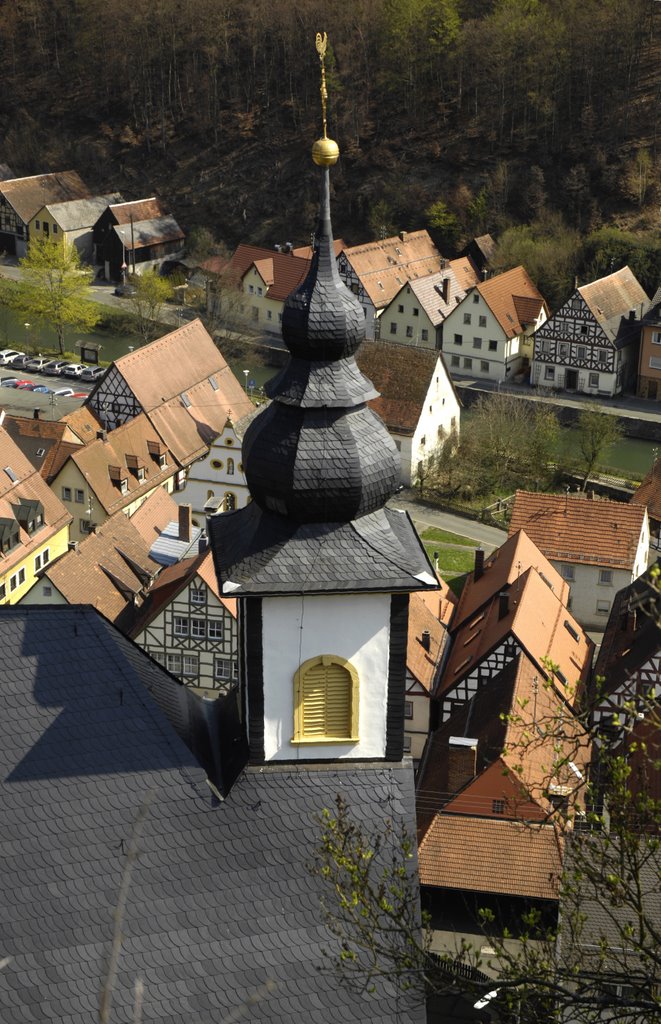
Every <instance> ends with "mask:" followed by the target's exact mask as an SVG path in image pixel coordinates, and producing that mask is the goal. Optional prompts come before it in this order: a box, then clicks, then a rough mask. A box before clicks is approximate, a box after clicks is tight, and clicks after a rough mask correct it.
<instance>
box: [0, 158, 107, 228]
mask: <svg viewBox="0 0 661 1024" xmlns="http://www.w3.org/2000/svg"><path fill="white" fill-rule="evenodd" d="M0 192H2V194H3V195H4V196H5V198H6V199H7V200H8V201H9V202H10V203H11V205H12V206H13V208H14V209H15V210H16V213H17V214H18V215H19V217H20V218H21V220H22V221H23V222H24V223H25V224H27V223H28V222H29V221H31V220H32V218H33V217H34V215H35V213H38V212H39V210H41V208H42V207H43V206H45V205H46V204H47V203H63V202H66V201H68V200H71V199H85V198H87V196H89V194H90V192H89V189H88V187H87V185H86V184H85V182H84V181H83V180H82V178H81V177H80V176H79V175H78V174H77V173H76V171H57V172H55V173H54V174H33V175H32V176H31V177H29V178H12V179H9V180H8V181H2V182H0Z"/></svg>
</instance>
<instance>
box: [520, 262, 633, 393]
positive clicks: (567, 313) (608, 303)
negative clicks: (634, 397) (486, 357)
mask: <svg viewBox="0 0 661 1024" xmlns="http://www.w3.org/2000/svg"><path fill="white" fill-rule="evenodd" d="M649 304H650V302H649V299H648V297H647V295H646V293H645V291H644V290H643V288H642V287H641V286H640V284H639V283H638V281H637V280H636V278H635V277H634V275H633V274H632V272H631V270H630V269H629V267H623V268H622V269H621V270H618V271H616V272H615V273H614V274H609V275H608V276H607V277H601V278H599V280H598V281H592V282H591V283H590V284H586V285H582V287H580V288H576V290H575V291H574V293H573V295H572V296H571V298H569V299H568V300H567V302H565V304H564V305H563V306H561V307H560V309H559V310H558V312H557V313H555V314H554V315H553V316H552V317H551V318H550V319H549V320H547V321H546V323H544V324H542V325H541V326H540V327H539V328H538V329H537V330H536V331H535V336H534V352H533V361H532V370H531V377H530V380H531V383H532V384H535V385H538V386H539V387H547V388H555V389H560V390H565V391H581V392H585V393H586V394H589V395H608V396H612V395H619V394H621V393H622V390H623V389H628V388H632V387H634V386H635V380H636V370H637V365H638V343H639V338H640V320H641V317H642V316H643V315H644V314H645V312H646V311H647V308H648V306H649Z"/></svg>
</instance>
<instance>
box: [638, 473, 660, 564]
mask: <svg viewBox="0 0 661 1024" xmlns="http://www.w3.org/2000/svg"><path fill="white" fill-rule="evenodd" d="M631 503H632V505H642V506H644V508H646V509H647V515H648V516H649V522H650V546H651V547H653V548H655V549H656V550H658V549H659V548H661V458H659V459H655V460H654V463H653V465H652V468H651V469H650V471H649V473H648V474H647V476H645V477H644V479H643V480H642V481H641V482H640V484H639V485H638V487H637V488H636V490H635V491H634V493H633V494H632V495H631Z"/></svg>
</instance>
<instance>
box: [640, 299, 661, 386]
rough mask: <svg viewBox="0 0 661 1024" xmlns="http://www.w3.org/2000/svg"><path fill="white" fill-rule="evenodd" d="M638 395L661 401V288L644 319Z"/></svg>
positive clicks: (641, 334)
mask: <svg viewBox="0 0 661 1024" xmlns="http://www.w3.org/2000/svg"><path fill="white" fill-rule="evenodd" d="M636 393H637V394H638V396H639V397H640V398H649V399H650V401H653V402H658V401H660V400H661V287H659V288H658V289H657V291H656V294H655V295H654V297H653V299H652V301H651V303H650V306H649V309H648V310H647V312H646V313H645V314H644V315H643V318H642V323H641V330H640V356H639V359H638V387H637V388H636Z"/></svg>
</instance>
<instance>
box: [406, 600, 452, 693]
mask: <svg viewBox="0 0 661 1024" xmlns="http://www.w3.org/2000/svg"><path fill="white" fill-rule="evenodd" d="M425 632H426V633H428V634H429V650H426V648H425V646H424V638H423V633H425ZM447 639H448V634H447V630H446V629H445V627H444V626H443V625H442V624H441V622H440V621H439V619H438V618H437V616H436V615H434V613H433V612H432V611H431V610H430V608H429V607H428V606H427V603H426V601H424V600H423V599H422V596H421V595H420V594H417V593H412V594H411V597H410V600H409V631H408V644H407V648H406V667H407V669H408V671H409V672H410V673H411V675H412V676H413V678H414V679H415V680H416V681H417V682H418V683H420V685H421V686H423V687H424V688H425V690H427V692H428V693H429V692H431V691H432V689H433V687H434V682H435V680H436V674H437V672H438V669H439V667H440V664H441V657H442V654H443V651H444V649H445V645H446V643H447Z"/></svg>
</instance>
